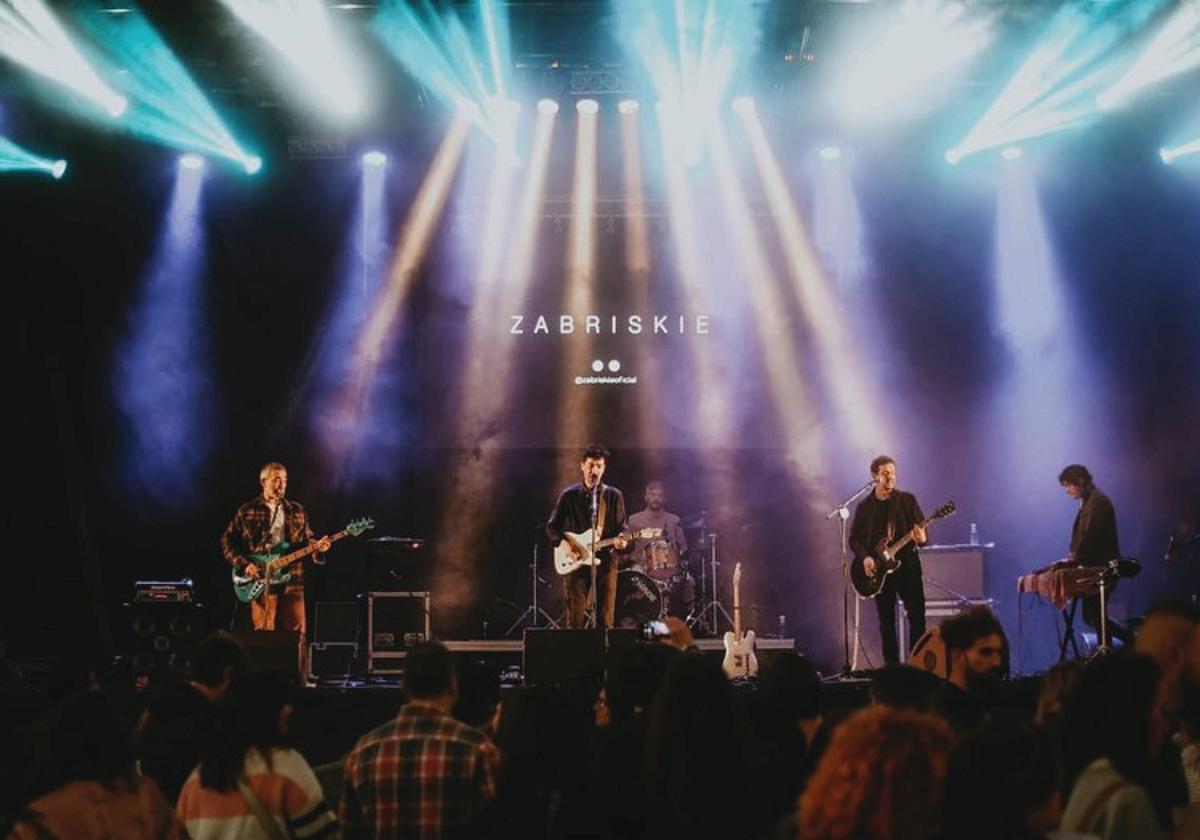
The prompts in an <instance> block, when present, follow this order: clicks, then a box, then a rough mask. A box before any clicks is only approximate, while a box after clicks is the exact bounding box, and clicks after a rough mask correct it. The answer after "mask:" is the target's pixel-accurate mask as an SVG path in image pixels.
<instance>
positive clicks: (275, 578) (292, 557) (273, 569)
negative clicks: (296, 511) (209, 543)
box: [233, 518, 375, 604]
mask: <svg viewBox="0 0 1200 840" xmlns="http://www.w3.org/2000/svg"><path fill="white" fill-rule="evenodd" d="M374 527H375V520H374V519H370V518H365V519H356V520H354V521H353V522H351V523H350V524H348V525H347V526H346V527H345V528H344V529H343V530H341V531H338V532H337V533H336V534H331V535H330V536H329V541H330V542H331V543H335V542H337V541H338V540H340V539H342V538H343V537H357V536H358V535H359V534H361V533H363V532H364V531H369V530H371V529H372V528H374ZM319 547H320V540H315V541H313V542H312V543H310V544H309V545H308V546H306V547H304V548H298V549H296V550H295V551H288V549H289V548H291V545H289V544H288V543H286V542H281V543H279V544H277V545H276V546H275V547H274V548H272V549H271V550H270V551H267V552H264V553H263V554H251V555H250V562H251V563H253V564H255V565H256V566H258V570H259V572H260V576H259V577H250V576H248V575H243V574H239V573H238V570H237V569H234V570H233V592H234V594H235V595H236V596H237V599H238V600H239V601H241V602H242V603H243V604H249V603H250V602H251V601H253V600H254V599H255V598H257V597H258V596H259V595H262V594H263V592H265V591H266V589H267V586H268V585H278V584H285V583H290V582H291V581H292V580H294V579H295V571H294V570H293V569H292V566H294V565H295V564H296V563H298V562H300V561H301V560H303V559H304V558H305V557H308V556H309V555H310V554H316V553H317V550H318V548H319Z"/></svg>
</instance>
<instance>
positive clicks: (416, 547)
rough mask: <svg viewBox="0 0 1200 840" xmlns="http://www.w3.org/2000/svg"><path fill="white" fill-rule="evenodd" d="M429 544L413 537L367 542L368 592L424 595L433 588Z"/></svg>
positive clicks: (379, 539)
mask: <svg viewBox="0 0 1200 840" xmlns="http://www.w3.org/2000/svg"><path fill="white" fill-rule="evenodd" d="M425 547H426V541H425V540H419V539H413V538H412V537H376V538H375V539H371V540H367V590H368V591H370V592H424V591H425V590H427V589H428V588H429V568H428V566H429V558H428V553H427V552H426V550H425Z"/></svg>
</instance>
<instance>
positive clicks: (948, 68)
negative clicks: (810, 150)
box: [829, 0, 993, 125]
mask: <svg viewBox="0 0 1200 840" xmlns="http://www.w3.org/2000/svg"><path fill="white" fill-rule="evenodd" d="M992 35H993V31H992V16H991V14H990V13H985V14H974V13H972V14H968V13H967V12H966V9H965V7H964V6H963V4H962V3H959V2H955V1H954V0H951V2H947V1H946V0H905V2H903V3H900V4H899V5H898V6H897V7H896V8H895V9H894V10H893V11H892V12H891V13H890V14H888V15H887V17H886V18H885V19H884V20H882V21H880V22H879V23H878V25H876V26H874V27H870V28H868V29H866V30H864V31H862V32H861V33H859V35H858V37H857V38H856V39H855V41H854V42H853V43H852V44H851V45H850V47H849V48H848V49H847V50H846V51H845V53H843V54H841V56H840V57H839V58H836V59H835V62H836V63H837V64H839V65H844V66H838V67H837V68H836V72H835V74H834V77H835V80H836V81H835V83H834V84H833V85H831V86H830V87H829V104H830V106H831V107H832V108H833V110H834V112H835V113H836V114H838V115H839V116H840V117H841V118H842V119H844V120H846V121H847V122H850V123H854V124H860V125H863V124H878V123H883V122H889V121H896V120H899V119H901V118H909V119H911V118H915V117H918V116H921V115H923V114H925V113H927V112H928V111H929V110H930V109H931V108H933V107H934V106H936V105H938V104H939V103H940V102H941V101H942V100H943V99H944V98H945V95H946V94H947V93H949V92H950V91H951V90H952V85H953V84H954V83H955V79H956V78H957V76H958V74H961V73H962V71H963V70H964V69H966V68H967V67H968V66H970V64H971V63H972V62H973V61H974V60H975V59H976V58H977V57H978V56H979V55H980V54H981V53H982V52H983V51H984V50H985V49H986V48H987V47H988V46H989V45H990V44H991V42H992Z"/></svg>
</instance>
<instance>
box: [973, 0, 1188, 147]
mask: <svg viewBox="0 0 1200 840" xmlns="http://www.w3.org/2000/svg"><path fill="white" fill-rule="evenodd" d="M1167 3H1169V0H1142V2H1138V3H1098V4H1076V3H1066V4H1063V5H1062V6H1061V7H1060V8H1059V9H1058V11H1056V12H1055V14H1054V16H1053V17H1052V18H1051V20H1050V21H1049V23H1048V24H1047V25H1046V26H1045V27H1043V29H1042V31H1041V33H1040V34H1039V35H1038V38H1037V40H1036V42H1035V43H1034V45H1033V47H1032V49H1031V50H1030V51H1029V54H1028V55H1027V56H1026V58H1025V60H1024V61H1023V62H1022V63H1021V65H1020V66H1019V67H1018V68H1017V70H1016V72H1015V73H1013V75H1012V76H1011V77H1010V78H1009V80H1008V81H1007V82H1006V83H1005V85H1004V88H1003V89H1002V90H1001V91H1000V93H999V95H998V96H997V97H996V99H995V100H994V101H993V102H992V103H991V105H989V106H988V108H987V111H986V112H984V114H983V116H982V117H980V118H979V120H977V121H976V123H975V125H973V126H972V127H971V129H970V130H969V131H968V132H967V134H966V136H965V137H964V138H963V139H962V140H960V141H959V142H958V144H957V148H958V149H959V151H960V152H961V155H960V157H961V156H965V155H968V154H974V153H976V152H979V151H982V150H984V149H991V148H996V147H1002V146H1007V145H1011V144H1013V143H1018V142H1020V141H1022V140H1028V139H1030V138H1032V137H1040V136H1044V135H1047V134H1052V133H1054V132H1058V131H1063V130H1065V129H1068V128H1076V127H1079V126H1081V125H1084V124H1086V123H1087V122H1088V121H1090V120H1092V119H1094V118H1095V116H1096V114H1097V113H1098V109H1099V106H1098V104H1097V101H1096V97H1097V95H1098V94H1099V93H1100V90H1101V86H1102V85H1105V84H1107V82H1108V80H1109V79H1111V78H1112V76H1113V72H1112V71H1113V64H1114V61H1115V59H1113V58H1112V56H1113V55H1114V54H1116V55H1120V50H1119V47H1120V46H1121V45H1122V43H1123V41H1124V40H1125V39H1126V38H1127V37H1128V35H1129V33H1130V32H1134V31H1136V30H1137V29H1139V28H1140V27H1141V26H1143V25H1144V24H1145V23H1146V22H1147V21H1149V20H1150V19H1151V18H1152V17H1153V16H1154V15H1155V14H1157V13H1158V11H1159V10H1161V9H1162V8H1163V7H1164V6H1165V5H1166V4H1167Z"/></svg>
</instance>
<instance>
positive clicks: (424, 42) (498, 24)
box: [372, 0, 513, 140]
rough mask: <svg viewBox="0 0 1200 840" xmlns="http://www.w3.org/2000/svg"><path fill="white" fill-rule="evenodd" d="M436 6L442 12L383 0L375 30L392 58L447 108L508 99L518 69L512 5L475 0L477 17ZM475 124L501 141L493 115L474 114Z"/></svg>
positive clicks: (428, 5)
mask: <svg viewBox="0 0 1200 840" xmlns="http://www.w3.org/2000/svg"><path fill="white" fill-rule="evenodd" d="M437 5H438V6H442V7H443V8H440V9H439V8H437V7H435V4H433V3H408V2H405V0H384V2H382V3H380V4H379V8H378V10H377V12H376V14H375V17H374V19H373V22H372V31H373V33H374V34H375V36H376V37H377V38H378V39H379V41H380V43H382V44H383V46H384V48H385V49H386V50H387V52H388V54H389V55H390V56H391V57H392V59H393V60H395V61H396V62H397V63H399V64H400V65H401V66H403V67H404V68H405V69H406V70H407V71H408V72H409V73H410V74H411V75H412V76H413V78H414V79H416V80H417V81H418V82H420V83H421V84H422V85H423V86H424V87H425V88H426V89H427V90H429V91H430V93H431V94H432V95H433V96H435V97H436V98H438V99H440V100H442V101H443V102H445V103H447V104H453V105H457V104H458V103H460V102H462V101H463V100H468V101H473V102H477V103H483V102H484V101H486V100H487V99H488V98H489V97H500V98H501V99H506V98H508V91H509V90H511V88H512V85H511V73H512V67H513V61H512V55H511V44H510V41H511V34H510V31H509V24H508V14H509V11H508V5H509V4H507V3H501V2H499V1H498V0H475V2H474V3H472V4H470V5H472V6H473V7H474V10H475V11H476V12H477V14H476V15H474V16H472V17H466V16H462V17H460V13H459V12H458V11H457V10H456V9H454V8H453V7H450V8H446V7H445V5H446V4H437ZM484 68H487V69H488V70H490V74H489V73H488V72H487V71H486V70H485V69H484ZM489 76H490V78H489ZM472 121H473V122H475V123H476V125H477V127H478V128H480V129H481V130H482V131H483V132H484V133H485V134H487V136H488V137H490V138H492V139H493V140H498V139H499V133H498V127H499V126H498V123H496V122H495V121H494V120H493V119H491V115H487V114H484V115H478V114H477V115H473V117H472Z"/></svg>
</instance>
